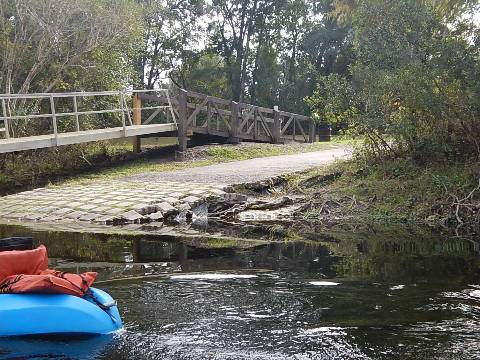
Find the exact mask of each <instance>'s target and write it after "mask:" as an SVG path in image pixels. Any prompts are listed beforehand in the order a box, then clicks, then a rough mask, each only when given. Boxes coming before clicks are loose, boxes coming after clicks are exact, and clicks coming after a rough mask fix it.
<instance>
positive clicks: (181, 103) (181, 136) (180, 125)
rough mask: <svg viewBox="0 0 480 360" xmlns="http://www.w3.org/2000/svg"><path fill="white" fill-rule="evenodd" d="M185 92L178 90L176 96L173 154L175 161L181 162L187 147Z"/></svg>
mask: <svg viewBox="0 0 480 360" xmlns="http://www.w3.org/2000/svg"><path fill="white" fill-rule="evenodd" d="M187 100H188V99H187V91H186V90H184V89H181V90H180V94H179V95H178V121H177V129H178V131H177V132H178V151H176V152H175V160H178V161H183V160H184V159H185V151H186V150H187V146H188V143H187V142H188V138H187V127H188V109H187V106H188V105H187Z"/></svg>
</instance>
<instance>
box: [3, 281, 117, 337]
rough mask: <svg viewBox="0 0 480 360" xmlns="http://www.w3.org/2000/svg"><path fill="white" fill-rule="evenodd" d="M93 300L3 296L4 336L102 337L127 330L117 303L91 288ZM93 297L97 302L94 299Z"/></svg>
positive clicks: (62, 296) (44, 296)
mask: <svg viewBox="0 0 480 360" xmlns="http://www.w3.org/2000/svg"><path fill="white" fill-rule="evenodd" d="M90 290H91V296H86V297H84V298H80V297H77V296H72V295H64V294H1V295H0V336H24V335H48V334H73V335H84V334H92V335H102V334H110V333H113V332H115V331H118V330H120V329H122V328H123V325H122V320H121V319H120V314H119V312H118V309H117V306H116V303H115V301H114V300H113V299H112V297H111V296H110V295H108V294H107V293H106V292H104V291H102V290H99V289H95V288H90ZM92 297H93V298H92Z"/></svg>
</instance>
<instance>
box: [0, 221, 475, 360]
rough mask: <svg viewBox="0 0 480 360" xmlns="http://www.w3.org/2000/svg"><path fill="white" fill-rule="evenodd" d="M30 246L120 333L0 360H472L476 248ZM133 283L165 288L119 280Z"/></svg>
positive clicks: (51, 342) (353, 238) (362, 238)
mask: <svg viewBox="0 0 480 360" xmlns="http://www.w3.org/2000/svg"><path fill="white" fill-rule="evenodd" d="M5 231H6V230H5V229H4V230H3V233H2V235H6V234H7V233H6V232H5ZM9 231H13V230H9ZM15 231H17V232H18V229H16V230H15ZM36 235H37V236H36V237H37V239H39V241H40V242H44V243H46V244H47V246H48V247H49V249H50V255H51V256H52V257H54V259H53V260H52V265H54V266H57V267H59V268H64V269H67V270H68V269H69V270H70V271H73V270H75V271H76V270H78V271H84V270H89V269H95V270H97V271H100V279H101V280H110V281H109V282H103V283H99V285H98V287H100V288H103V289H105V290H107V291H108V292H110V293H111V294H112V295H113V296H114V297H115V298H116V299H117V300H118V303H119V308H120V312H121V314H122V316H123V320H124V322H125V328H126V329H125V331H124V332H122V333H120V334H117V335H115V336H111V337H108V336H104V337H93V338H83V339H59V338H56V339H38V338H26V339H25V338H22V339H0V358H1V359H477V358H480V278H479V270H480V261H479V259H480V258H479V254H478V246H477V244H476V243H475V242H474V241H472V240H462V239H452V238H446V237H444V236H442V235H439V234H432V233H429V232H427V231H424V230H418V229H413V230H412V229H404V228H401V229H392V228H387V229H373V228H372V229H368V230H365V231H361V232H331V233H328V234H325V233H322V234H317V235H318V236H317V238H316V239H315V234H310V235H309V236H307V237H308V240H302V241H300V240H298V241H288V242H283V243H282V242H277V243H269V244H267V243H264V242H241V241H234V240H214V239H206V240H205V241H202V240H199V239H197V240H195V241H186V240H185V241H178V240H177V241H174V240H168V241H166V240H160V239H158V238H155V237H133V238H132V237H124V238H123V237H121V236H118V235H117V236H113V237H109V236H99V235H90V236H87V235H85V234H83V235H72V234H69V235H66V234H54V233H50V234H36ZM60 243H61V245H62V246H56V245H58V244H60ZM138 275H150V276H153V275H161V276H157V277H146V278H145V277H144V278H140V279H127V280H126V279H123V278H125V277H128V276H138ZM120 278H122V279H123V280H118V279H120ZM112 279H117V280H114V281H112Z"/></svg>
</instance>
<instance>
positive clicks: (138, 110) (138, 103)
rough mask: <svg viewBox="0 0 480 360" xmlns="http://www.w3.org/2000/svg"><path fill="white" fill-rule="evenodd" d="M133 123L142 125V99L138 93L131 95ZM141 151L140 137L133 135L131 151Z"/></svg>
mask: <svg viewBox="0 0 480 360" xmlns="http://www.w3.org/2000/svg"><path fill="white" fill-rule="evenodd" d="M133 125H142V99H140V97H139V96H138V94H135V95H133ZM141 151H142V138H141V137H140V136H135V137H134V138H133V152H134V153H140V152H141Z"/></svg>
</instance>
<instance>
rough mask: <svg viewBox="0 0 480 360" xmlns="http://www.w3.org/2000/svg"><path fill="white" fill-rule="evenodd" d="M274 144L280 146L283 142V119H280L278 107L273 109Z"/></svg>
mask: <svg viewBox="0 0 480 360" xmlns="http://www.w3.org/2000/svg"><path fill="white" fill-rule="evenodd" d="M272 135H273V142H274V143H275V144H280V143H281V142H282V119H281V118H280V111H278V106H274V107H273V131H272Z"/></svg>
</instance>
